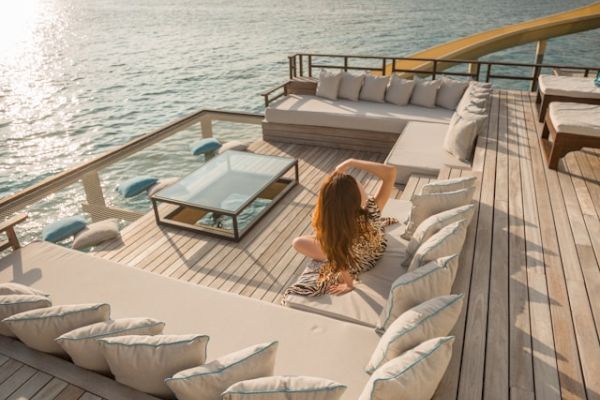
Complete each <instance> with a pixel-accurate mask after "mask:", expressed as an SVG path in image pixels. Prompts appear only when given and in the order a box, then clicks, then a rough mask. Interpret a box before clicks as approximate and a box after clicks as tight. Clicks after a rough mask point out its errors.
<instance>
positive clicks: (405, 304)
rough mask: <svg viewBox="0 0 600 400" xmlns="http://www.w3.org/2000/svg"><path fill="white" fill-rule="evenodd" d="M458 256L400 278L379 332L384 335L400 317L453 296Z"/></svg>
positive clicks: (426, 266)
mask: <svg viewBox="0 0 600 400" xmlns="http://www.w3.org/2000/svg"><path fill="white" fill-rule="evenodd" d="M457 268H458V255H456V254H455V255H452V256H449V257H442V258H439V259H437V260H435V261H431V262H429V263H428V264H427V265H424V266H422V267H420V268H417V269H416V270H414V271H411V272H407V273H406V274H404V275H401V276H399V277H398V278H397V279H396V280H395V281H394V283H392V287H391V289H390V294H389V296H388V300H387V303H386V305H385V308H384V309H383V311H382V312H381V315H380V317H379V323H378V324H377V327H376V329H375V331H376V332H377V333H379V334H382V333H383V332H384V331H385V330H386V329H387V328H388V327H389V326H390V325H391V324H392V323H393V322H394V321H395V320H396V318H398V317H399V316H400V315H402V314H403V313H404V312H406V311H408V310H410V309H411V308H413V307H415V306H417V305H419V304H421V303H423V302H424V301H427V300H429V299H431V298H433V297H438V296H444V295H447V294H450V291H451V290H452V283H453V281H452V279H453V276H454V275H455V274H456V269H457Z"/></svg>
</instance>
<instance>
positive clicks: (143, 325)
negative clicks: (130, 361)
mask: <svg viewBox="0 0 600 400" xmlns="http://www.w3.org/2000/svg"><path fill="white" fill-rule="evenodd" d="M164 327H165V323H164V322H160V321H157V320H155V319H152V318H120V319H116V320H110V321H104V322H98V323H96V324H91V325H87V326H83V327H81V328H77V329H74V330H72V331H70V332H67V333H65V334H64V335H61V336H59V337H58V338H57V339H56V342H57V343H58V344H59V345H60V346H61V347H62V348H63V349H64V350H65V352H66V353H67V354H68V355H69V356H70V357H71V360H73V363H74V364H75V365H78V366H80V367H81V368H85V369H89V370H92V371H96V372H99V373H103V374H106V373H108V372H109V371H110V369H109V368H108V364H107V363H106V360H105V359H104V356H103V355H102V351H101V348H100V343H99V342H98V339H102V338H108V337H116V336H125V335H160V334H161V333H162V331H163V329H164Z"/></svg>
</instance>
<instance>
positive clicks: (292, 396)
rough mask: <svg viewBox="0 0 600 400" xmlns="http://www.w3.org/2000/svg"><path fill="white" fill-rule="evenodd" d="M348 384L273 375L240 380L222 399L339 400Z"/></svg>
mask: <svg viewBox="0 0 600 400" xmlns="http://www.w3.org/2000/svg"><path fill="white" fill-rule="evenodd" d="M345 391H346V386H345V385H341V384H339V383H337V382H334V381H330V380H329V379H323V378H313V377H309V376H271V377H267V378H258V379H250V380H247V381H242V382H238V383H236V384H234V385H232V386H230V387H229V388H228V389H227V390H226V391H225V392H223V394H222V396H221V399H222V400H246V399H247V400H255V399H261V400H338V399H340V398H341V397H342V395H343V394H344V392H345Z"/></svg>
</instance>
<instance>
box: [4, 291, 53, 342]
mask: <svg viewBox="0 0 600 400" xmlns="http://www.w3.org/2000/svg"><path fill="white" fill-rule="evenodd" d="M51 305H52V302H51V301H50V299H49V298H48V297H46V296H39V295H37V294H6V295H1V296H0V335H2V336H10V337H15V335H14V333H12V331H11V330H10V329H9V328H8V327H7V326H5V325H4V323H3V322H2V320H3V319H4V318H8V317H10V316H11V315H15V314H19V313H22V312H25V311H29V310H35V309H38V308H44V307H50V306H51Z"/></svg>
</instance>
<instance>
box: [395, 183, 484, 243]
mask: <svg viewBox="0 0 600 400" xmlns="http://www.w3.org/2000/svg"><path fill="white" fill-rule="evenodd" d="M474 193H475V188H474V187H470V188H468V189H461V190H456V191H454V192H447V193H422V194H415V195H413V197H412V200H411V201H412V205H413V206H412V210H411V212H410V220H409V223H408V226H407V227H406V231H405V232H404V234H403V235H402V237H403V238H404V239H406V240H410V239H411V237H412V234H413V232H414V231H415V230H416V229H417V227H418V226H419V225H420V224H421V222H423V221H424V220H425V219H427V218H429V217H430V216H432V215H435V214H438V213H440V212H442V211H446V210H450V209H452V208H456V207H460V206H464V205H467V204H469V203H471V201H473V194H474Z"/></svg>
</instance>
